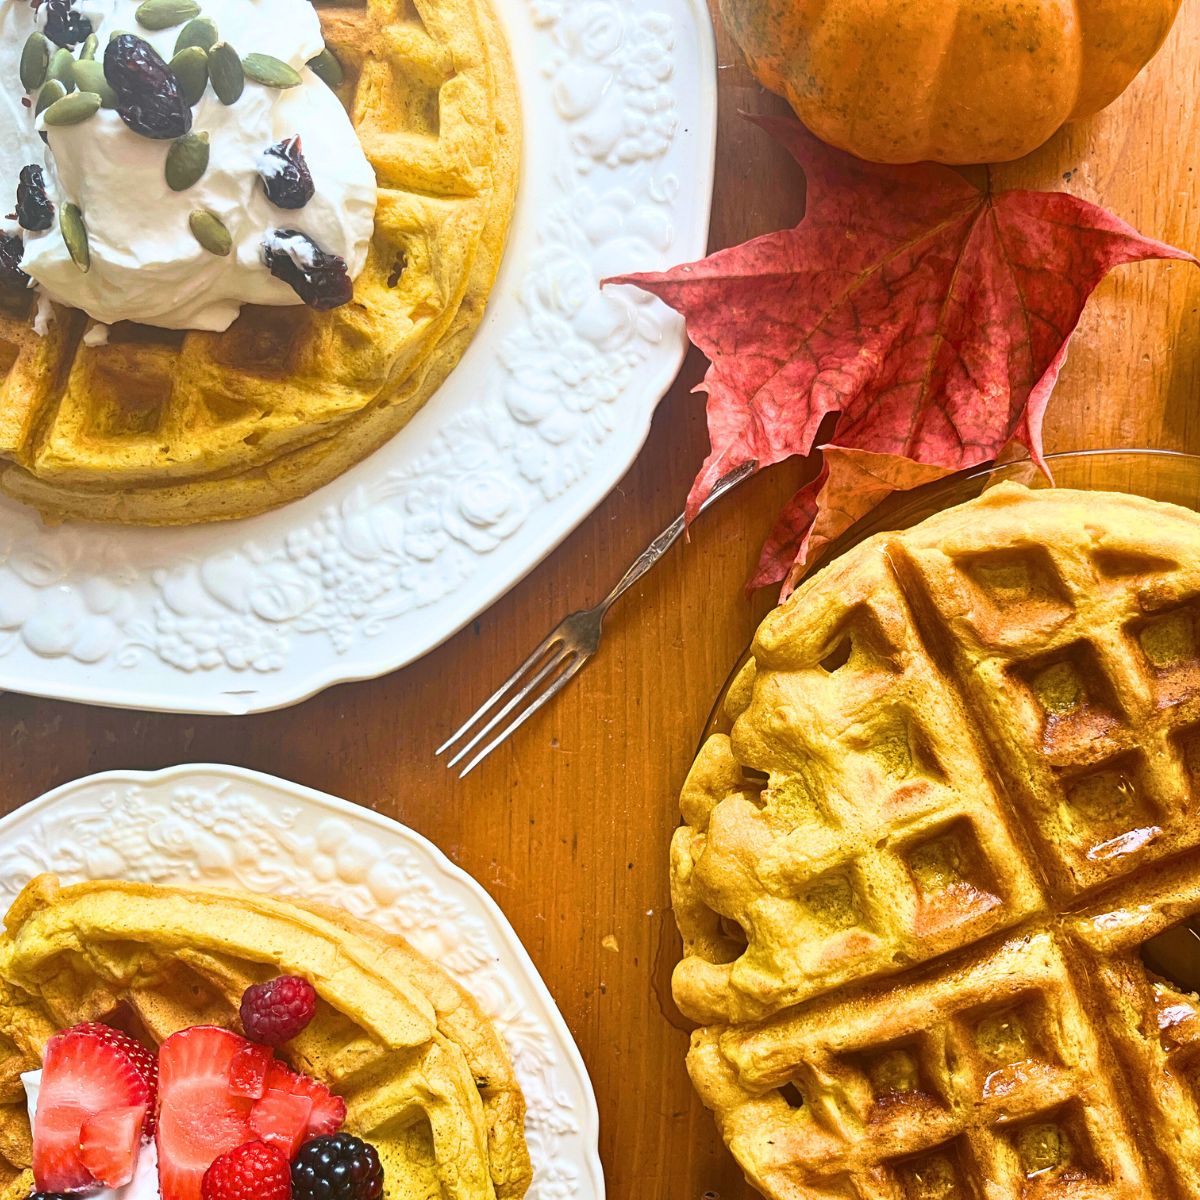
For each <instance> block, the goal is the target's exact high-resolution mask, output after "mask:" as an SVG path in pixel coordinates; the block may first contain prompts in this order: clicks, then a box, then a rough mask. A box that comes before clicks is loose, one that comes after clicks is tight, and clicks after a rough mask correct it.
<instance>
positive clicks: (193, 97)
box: [171, 46, 208, 107]
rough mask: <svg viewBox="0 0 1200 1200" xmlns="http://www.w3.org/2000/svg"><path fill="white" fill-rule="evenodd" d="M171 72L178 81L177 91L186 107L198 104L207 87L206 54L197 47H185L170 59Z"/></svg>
mask: <svg viewBox="0 0 1200 1200" xmlns="http://www.w3.org/2000/svg"><path fill="white" fill-rule="evenodd" d="M171 70H172V71H174V72H175V78H176V79H178V80H179V91H180V93H181V94H182V96H183V99H184V101H185V102H186V103H187V105H188V107H191V106H192V105H193V104H199V103H200V97H201V96H203V95H204V89H205V88H206V87H208V53H207V51H205V50H203V49H201V48H200V47H199V46H186V47H185V48H184V49H182V50H180V52H179V53H178V54H177V55H175V57H174V58H173V59H171Z"/></svg>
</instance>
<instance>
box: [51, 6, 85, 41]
mask: <svg viewBox="0 0 1200 1200" xmlns="http://www.w3.org/2000/svg"><path fill="white" fill-rule="evenodd" d="M45 11H46V36H47V37H48V38H49V39H50V40H51V41H52V42H53V43H54V44H55V45H57V46H77V45H79V43H80V42H84V41H87V38H88V35H89V34H90V33H91V32H92V23H91V21H89V20H88V19H87V17H85V16H84V15H83V14H82V13H78V12H76V11H75V0H46V3H45Z"/></svg>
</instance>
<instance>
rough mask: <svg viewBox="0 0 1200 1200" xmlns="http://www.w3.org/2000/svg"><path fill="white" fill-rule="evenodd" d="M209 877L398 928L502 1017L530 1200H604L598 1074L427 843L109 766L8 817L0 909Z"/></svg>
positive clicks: (477, 892) (263, 780)
mask: <svg viewBox="0 0 1200 1200" xmlns="http://www.w3.org/2000/svg"><path fill="white" fill-rule="evenodd" d="M45 871H53V872H55V873H56V874H57V875H59V876H60V877H61V878H62V879H63V881H64V882H66V883H78V882H80V881H82V880H86V879H133V880H139V881H145V882H147V883H157V884H179V885H184V886H186V885H188V884H209V885H213V886H218V887H237V888H242V889H244V890H246V891H251V892H263V893H265V894H268V895H273V896H303V897H305V898H307V899H309V900H315V901H318V902H321V903H325V904H334V905H338V906H340V907H341V908H344V909H346V910H348V911H349V912H351V913H353V914H354V915H355V916H358V917H362V918H364V919H365V920H368V921H372V922H374V923H375V924H377V925H379V926H381V927H382V928H384V929H387V930H390V931H392V932H395V933H399V934H402V935H403V936H404V937H405V938H407V939H408V940H409V941H410V942H411V943H412V944H413V945H414V946H416V947H417V949H418V950H421V951H422V952H423V953H425V954H426V955H428V956H429V957H430V958H432V959H433V960H434V961H436V962H437V963H439V964H440V965H441V966H442V967H443V968H445V969H446V970H447V971H449V972H450V973H451V974H452V975H453V976H454V977H455V978H456V979H457V980H458V981H459V982H460V983H462V984H463V986H464V987H466V988H467V990H468V991H470V993H471V994H472V995H473V996H474V997H475V998H476V1000H478V1001H479V1003H480V1004H481V1005H482V1007H483V1009H484V1010H485V1011H486V1012H487V1014H488V1016H489V1017H491V1018H492V1020H493V1021H495V1023H496V1026H497V1028H498V1029H499V1030H500V1032H501V1033H502V1034H503V1036H504V1039H505V1041H506V1042H507V1043H508V1048H509V1051H510V1052H511V1054H512V1059H513V1065H514V1066H515V1067H516V1071H517V1075H518V1077H519V1079H520V1081H521V1087H522V1089H523V1090H524V1092H525V1099H526V1101H527V1103H528V1106H529V1115H528V1119H527V1121H526V1136H527V1137H528V1139H529V1152H530V1155H531V1156H532V1158H533V1165H534V1182H533V1187H532V1189H531V1190H530V1192H529V1195H528V1200H604V1175H603V1172H602V1170H601V1167H600V1158H599V1155H598V1153H597V1149H596V1143H597V1137H598V1131H599V1117H598V1115H597V1111H596V1099H595V1096H594V1094H593V1092H592V1085H591V1081H590V1080H589V1079H588V1076H587V1070H586V1068H585V1067H584V1065H583V1060H582V1059H581V1058H580V1057H579V1051H578V1050H577V1049H576V1048H575V1043H574V1042H573V1041H572V1039H571V1034H570V1032H569V1031H568V1030H567V1027H566V1024H565V1023H564V1021H563V1019H562V1017H561V1015H560V1014H559V1011H558V1009H557V1008H556V1007H555V1004H554V1001H553V1000H552V999H551V997H550V993H549V992H548V991H547V990H546V985H545V984H544V983H543V982H542V980H541V977H540V976H539V975H538V972H537V968H536V967H535V966H534V965H533V963H532V962H531V961H530V958H529V955H528V954H526V952H525V949H524V947H523V946H522V945H521V943H520V942H519V941H518V940H517V935H516V934H515V933H514V932H513V929H512V926H511V925H509V923H508V921H507V920H506V919H505V917H504V914H503V913H502V912H501V911H500V909H499V908H498V907H497V906H496V904H495V902H494V901H493V900H492V898H491V897H490V896H489V895H488V894H487V893H486V892H485V891H484V890H483V888H481V887H480V886H479V884H477V883H476V882H475V881H474V880H473V879H472V878H471V877H470V876H468V875H466V874H465V873H464V872H462V871H460V870H459V869H458V868H457V867H456V866H455V865H454V864H453V863H452V862H450V860H449V859H448V858H446V856H445V855H444V854H442V852H441V851H440V850H438V849H437V847H435V846H434V845H433V844H432V843H430V842H428V841H426V839H425V838H423V837H421V836H420V835H419V834H417V833H414V832H413V831H412V830H411V829H406V828H405V827H404V826H403V825H398V824H397V823H396V822H395V821H391V820H389V819H388V818H386V817H381V816H379V815H378V814H376V813H373V812H370V811H368V810H367V809H363V808H357V807H355V806H354V805H352V804H347V803H346V801H344V800H338V799H336V798H334V797H333V796H326V795H324V794H322V793H321V792H314V791H312V790H310V789H309V788H305V787H301V786H299V785H298V784H295V783H287V782H285V781H284V780H282V779H274V778H272V777H271V776H269V775H260V774H258V773H257V772H254V771H243V770H240V769H237V768H235V767H222V766H181V767H173V768H171V769H170V770H168V771H160V772H156V773H144V772H138V771H129V772H111V773H109V774H105V775H93V776H91V777H89V778H87V779H81V780H79V781H77V782H75V783H69V784H67V785H66V786H64V787H60V788H58V789H56V790H55V791H53V792H50V793H48V794H47V795H45V796H43V797H42V798H41V799H40V800H35V801H34V802H33V803H32V804H28V805H26V806H25V807H24V808H21V809H18V810H17V811H16V812H15V813H13V814H11V815H10V816H8V817H5V818H4V819H3V820H0V912H4V911H7V909H8V907H9V905H10V904H11V903H12V901H13V899H14V898H15V897H16V895H17V893H18V892H19V891H20V890H21V888H23V887H24V886H25V884H26V883H28V882H29V880H30V879H32V878H33V877H34V876H35V875H38V874H41V873H42V872H45Z"/></svg>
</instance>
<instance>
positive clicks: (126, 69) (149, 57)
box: [104, 33, 192, 140]
mask: <svg viewBox="0 0 1200 1200" xmlns="http://www.w3.org/2000/svg"><path fill="white" fill-rule="evenodd" d="M104 78H105V79H107V80H108V86H109V87H111V88H112V90H113V91H114V92H116V93H117V115H118V116H119V117H120V118H121V120H122V121H124V122H125V124H126V125H128V126H129V128H130V129H132V130H133V132H134V133H140V134H141V135H142V137H147V138H154V139H156V140H165V139H168V138H169V139H172V140H173V139H175V138H178V137H183V135H184V134H185V133H187V132H188V130H189V129H191V127H192V110H191V108H190V107H189V106H188V103H187V101H186V100H185V99H184V98H183V93H182V92H181V91H180V88H179V80H178V78H176V75H175V72H174V71H172V70H171V68H170V67H169V66H167V64H166V63H165V62H164V61H163V59H162V57H161V56H160V55H159V53H158V51H157V50H155V49H154V47H153V46H151V45H150V43H149V42H147V41H145V40H143V39H142V38H140V37H138V36H136V35H135V34H132V33H122V34H121V35H120V36H119V37H115V38H113V40H112V41H111V42H109V43H108V48H107V49H106V50H105V51H104Z"/></svg>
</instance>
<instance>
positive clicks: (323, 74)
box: [308, 46, 346, 88]
mask: <svg viewBox="0 0 1200 1200" xmlns="http://www.w3.org/2000/svg"><path fill="white" fill-rule="evenodd" d="M308 67H309V70H310V71H312V73H313V74H314V75H315V76H316V77H317V78H318V79H320V80H321V81H322V82H324V83H327V84H328V85H329V86H330V87H331V88H335V87H341V85H342V81H343V80H344V79H345V78H346V72H345V71H343V70H342V64H341V63H340V62H338V60H337V58H336V57H335V56H334V53H333V51H332V50H330V49H329V47H328V46H326V47H325V49H324V50H322V51H321V53H320V54H318V55H317V57H316V58H310V59H309V60H308Z"/></svg>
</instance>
